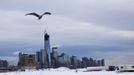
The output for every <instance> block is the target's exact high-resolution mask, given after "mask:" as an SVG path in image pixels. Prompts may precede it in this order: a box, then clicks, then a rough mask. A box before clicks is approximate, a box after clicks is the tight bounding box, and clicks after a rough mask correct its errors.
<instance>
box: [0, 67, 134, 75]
mask: <svg viewBox="0 0 134 75" xmlns="http://www.w3.org/2000/svg"><path fill="white" fill-rule="evenodd" d="M77 70H78V72H76V70H70V69H68V68H63V67H62V68H58V69H45V70H26V71H25V72H21V71H16V72H7V73H0V75H134V72H123V73H118V72H116V71H111V72H110V71H92V72H83V71H84V70H85V69H77Z"/></svg>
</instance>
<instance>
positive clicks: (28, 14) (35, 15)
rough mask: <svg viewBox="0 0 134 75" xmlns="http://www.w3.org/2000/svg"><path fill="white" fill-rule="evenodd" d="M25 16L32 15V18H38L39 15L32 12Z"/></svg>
mask: <svg viewBox="0 0 134 75" xmlns="http://www.w3.org/2000/svg"><path fill="white" fill-rule="evenodd" d="M27 15H33V16H36V17H40V15H38V14H37V13H34V12H33V13H28V14H26V16H27Z"/></svg>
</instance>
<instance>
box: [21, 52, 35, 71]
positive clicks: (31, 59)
mask: <svg viewBox="0 0 134 75" xmlns="http://www.w3.org/2000/svg"><path fill="white" fill-rule="evenodd" d="M18 66H19V68H20V69H21V70H25V69H35V68H36V61H35V55H34V54H23V53H19V62H18Z"/></svg>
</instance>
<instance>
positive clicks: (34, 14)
mask: <svg viewBox="0 0 134 75" xmlns="http://www.w3.org/2000/svg"><path fill="white" fill-rule="evenodd" d="M27 15H33V16H35V17H37V18H38V19H39V20H40V19H41V18H42V17H43V16H44V15H51V13H50V12H45V13H43V14H42V15H39V14H37V13H35V12H33V13H28V14H26V16H27Z"/></svg>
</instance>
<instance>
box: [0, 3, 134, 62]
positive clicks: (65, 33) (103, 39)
mask: <svg viewBox="0 0 134 75" xmlns="http://www.w3.org/2000/svg"><path fill="white" fill-rule="evenodd" d="M31 2H32V3H31ZM133 7H134V1H133V0H118V1H117V0H107V1H106V0H100V1H98V0H67V1H65V0H57V1H52V0H49V1H48V0H46V1H44V0H38V1H32V0H28V1H27V0H23V1H18V0H12V1H8V0H2V1H0V16H1V18H0V20H1V22H0V35H2V36H1V37H0V45H1V48H0V50H1V51H3V53H1V55H3V56H4V55H5V56H7V55H10V54H11V55H12V54H17V53H18V50H20V51H24V52H26V53H27V52H28V51H33V52H35V51H38V50H39V49H41V48H43V47H44V46H43V34H44V33H43V32H44V30H45V29H47V32H48V33H49V34H50V39H51V40H50V41H51V45H57V44H58V46H60V49H63V48H65V49H63V51H65V52H68V53H69V51H70V52H72V53H74V54H76V55H79V52H80V53H81V55H92V56H93V54H94V56H97V54H95V53H96V52H100V51H102V52H105V51H107V52H108V51H109V53H108V54H110V52H111V51H115V52H117V54H120V53H122V52H126V51H128V52H129V51H130V52H132V53H133V49H134V47H133V45H134V29H133V28H134V25H133V24H134V21H133V17H134V15H133V13H134V9H133ZM44 11H50V12H52V15H51V16H44V18H43V19H42V20H41V21H38V20H36V18H35V17H32V16H24V15H25V14H26V13H29V12H37V13H43V12H44ZM61 45H62V46H61ZM83 46H84V47H83ZM85 46H86V48H85ZM67 47H69V48H67ZM74 47H75V48H74ZM29 49H30V50H29ZM80 49H81V50H82V51H81V50H80ZM91 49H93V50H91ZM114 49H115V50H114ZM76 50H78V51H79V52H77V51H76ZM6 51H7V52H6ZM16 51H17V52H16ZM12 52H14V53H12ZM72 53H70V54H72ZM92 53H93V54H92ZM111 53H112V52H111ZM113 54H114V53H113ZM126 54H129V53H127V52H126ZM104 55H105V54H104ZM104 55H101V54H100V56H102V57H103V56H104ZM107 56H108V55H107ZM119 56H120V55H119ZM98 57H99V56H98ZM108 57H109V58H111V57H110V56H108ZM123 57H124V58H125V59H127V55H122V56H121V57H119V58H123ZM128 58H129V57H128ZM115 60H118V59H116V58H115ZM128 60H130V58H129V59H128ZM113 61H114V57H113Z"/></svg>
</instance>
